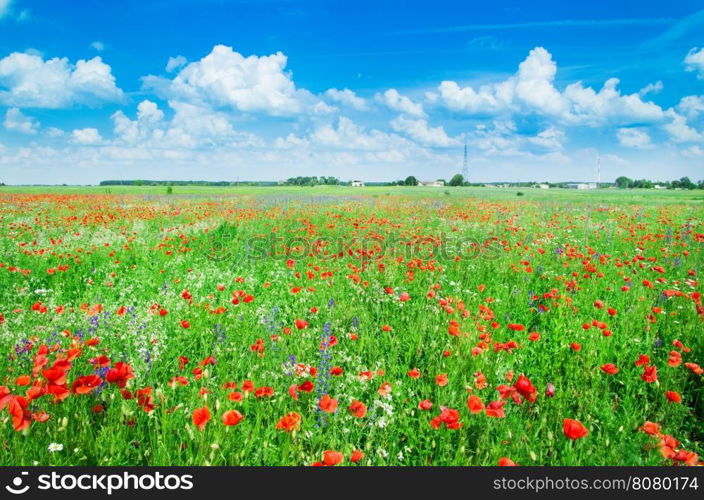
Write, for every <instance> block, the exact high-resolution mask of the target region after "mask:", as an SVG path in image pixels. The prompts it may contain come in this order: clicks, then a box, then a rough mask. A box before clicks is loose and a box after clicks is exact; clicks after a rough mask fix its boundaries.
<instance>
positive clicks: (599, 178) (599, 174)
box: [596, 155, 601, 189]
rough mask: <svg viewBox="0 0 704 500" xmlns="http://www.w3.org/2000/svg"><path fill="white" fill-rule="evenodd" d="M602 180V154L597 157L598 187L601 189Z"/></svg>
mask: <svg viewBox="0 0 704 500" xmlns="http://www.w3.org/2000/svg"><path fill="white" fill-rule="evenodd" d="M600 182H601V155H597V157H596V188H597V189H599V183H600Z"/></svg>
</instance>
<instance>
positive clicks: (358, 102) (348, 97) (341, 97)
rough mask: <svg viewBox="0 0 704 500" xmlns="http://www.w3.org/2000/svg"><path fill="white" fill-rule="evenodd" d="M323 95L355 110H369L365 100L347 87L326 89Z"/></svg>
mask: <svg viewBox="0 0 704 500" xmlns="http://www.w3.org/2000/svg"><path fill="white" fill-rule="evenodd" d="M325 97H327V98H328V99H330V100H331V101H333V102H336V103H339V104H342V105H345V106H349V107H351V108H354V109H356V110H357V111H367V110H369V105H368V104H367V101H366V100H365V99H363V98H361V97H359V96H358V95H357V94H355V93H354V92H353V91H351V90H350V89H348V88H344V89H342V90H338V89H328V90H327V91H326V92H325Z"/></svg>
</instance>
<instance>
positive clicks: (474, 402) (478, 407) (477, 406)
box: [467, 394, 484, 415]
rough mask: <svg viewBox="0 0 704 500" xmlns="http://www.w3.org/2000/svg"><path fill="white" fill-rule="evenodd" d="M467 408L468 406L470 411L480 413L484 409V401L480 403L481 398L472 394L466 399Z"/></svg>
mask: <svg viewBox="0 0 704 500" xmlns="http://www.w3.org/2000/svg"><path fill="white" fill-rule="evenodd" d="M467 408H469V411H470V412H472V413H473V414H475V415H476V414H477V413H481V412H482V411H483V410H484V403H482V400H481V399H480V398H479V396H475V395H474V394H473V395H471V396H469V398H468V399H467Z"/></svg>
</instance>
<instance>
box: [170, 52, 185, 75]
mask: <svg viewBox="0 0 704 500" xmlns="http://www.w3.org/2000/svg"><path fill="white" fill-rule="evenodd" d="M186 63H188V59H186V58H185V57H183V56H181V55H178V56H176V57H169V60H168V61H167V62H166V72H167V73H171V72H173V71H175V70H177V69H179V68H182V67H183V66H185V65H186Z"/></svg>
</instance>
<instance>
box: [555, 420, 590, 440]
mask: <svg viewBox="0 0 704 500" xmlns="http://www.w3.org/2000/svg"><path fill="white" fill-rule="evenodd" d="M562 432H563V433H564V434H565V436H567V437H568V438H570V439H572V440H575V439H580V438H583V437H585V436H586V435H587V434H589V431H588V430H587V428H586V427H584V426H583V425H582V423H581V422H580V421H579V420H573V419H571V418H565V419H563V421H562Z"/></svg>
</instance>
